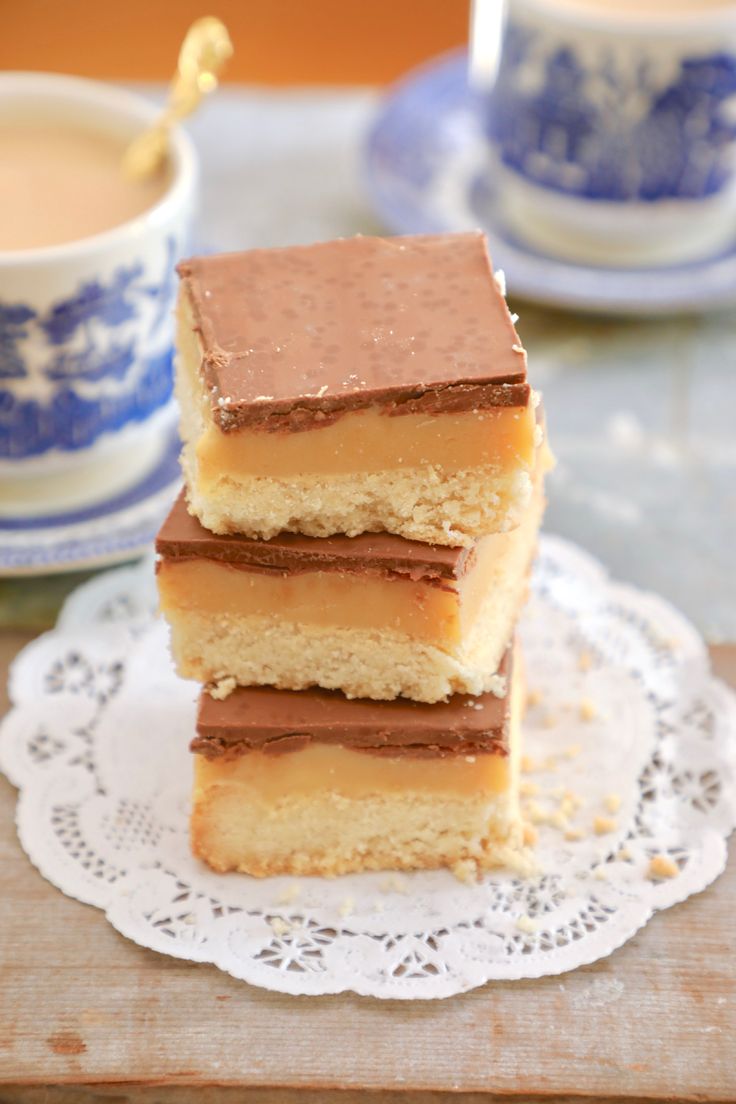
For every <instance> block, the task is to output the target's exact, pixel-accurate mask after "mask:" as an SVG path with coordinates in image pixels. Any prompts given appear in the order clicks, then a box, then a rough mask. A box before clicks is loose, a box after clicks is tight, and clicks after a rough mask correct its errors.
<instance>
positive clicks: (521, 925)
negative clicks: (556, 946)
mask: <svg viewBox="0 0 736 1104" xmlns="http://www.w3.org/2000/svg"><path fill="white" fill-rule="evenodd" d="M516 926H517V928H518V929H519V931H521V932H525V933H526V934H527V935H532V934H533V933H534V932H535V931H536V930H537V922H536V920H532V918H531V916H527V915H526V913H524V915H523V916H518V917H517V918H516Z"/></svg>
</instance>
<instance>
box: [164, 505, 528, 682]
mask: <svg viewBox="0 0 736 1104" xmlns="http://www.w3.org/2000/svg"><path fill="white" fill-rule="evenodd" d="M542 508H543V499H542V493H541V487H539V486H538V488H537V491H536V493H535V494H534V495H533V496H532V501H531V503H530V504H529V506H528V507H527V509H526V510H525V512H524V517H523V520H522V522H521V524H520V525H519V526H518V527H517V528H516V529H514V530H512V531H510V532H508V533H498V534H494V535H492V536H488V537H483V538H482V539H481V540H479V541H477V542H476V543H475V544H474V546H473V547H472V548H470V549H467V548H448V547H446V546H443V545H428V544H421V543H419V542H418V541H408V540H405V539H404V538H402V537H396V536H391V535H388V534H384V533H380V534H375V535H374V534H370V535H368V534H363V535H362V536H359V537H344V536H338V537H324V538H316V537H302V536H297V535H295V534H288V533H287V534H284V535H282V536H280V537H274V538H273V539H272V540H270V541H258V540H253V539H251V538H249V537H242V536H216V535H214V534H212V533H210V532H208V530H206V529H204V528H203V526H202V525H201V524H200V523H199V522H198V521H197V520H196V518H194V517H191V516H190V514H189V513H188V512H187V509H186V504H185V502H184V499H183V496H182V497H180V498H179V500H178V501H177V502H176V504H175V505H174V508H173V510H172V511H171V514H170V515H169V517H168V518H167V520H166V521H165V523H164V525H163V527H162V529H161V532H160V533H159V536H158V540H157V542H156V548H157V551H158V564H157V574H158V587H159V595H160V601H161V609H162V611H163V613H164V615H165V617H166V619H167V620H168V622H169V624H170V625H171V630H172V631H171V645H172V652H173V655H174V660H175V662H176V665H177V669H178V671H179V674H180V675H182V676H183V677H184V678H192V679H197V680H199V681H200V682H220V684H221V685H222V686H225V687H226V686H227V685H234V683H235V682H237V683H239V684H241V685H243V686H250V685H254V684H255V685H261V684H268V685H272V686H278V687H281V688H285V689H290V690H301V689H303V688H305V687H308V686H315V685H316V686H322V687H325V688H326V689H331V690H332V689H334V690H342V691H343V692H344V693H345V694H346V695H347V696H349V697H363V698H395V697H397V696H398V695H404V696H406V697H409V698H413V699H415V700H416V701H426V702H434V701H439V700H440V699H442V698H446V697H447V696H448V695H450V694H452V693H456V692H461V693H470V694H480V693H483V692H485V691H489V690H499V689H501V691H503V687H502V683H501V681H500V680H499V677H498V675H497V674H496V670H497V668H498V665H499V663H500V661H501V658H502V656H503V653H504V651H505V649H506V646H507V644H508V641H509V639H510V637H511V634H512V632H513V626H514V623H515V621H516V618H517V615H518V612H519V608H520V606H521V604H522V602H523V601H524V598H525V596H526V590H527V578H528V573H529V568H530V564H531V560H532V557H533V554H534V550H535V547H536V539H537V530H538V528H539V522H540V517H541V513H542ZM223 680H224V681H223Z"/></svg>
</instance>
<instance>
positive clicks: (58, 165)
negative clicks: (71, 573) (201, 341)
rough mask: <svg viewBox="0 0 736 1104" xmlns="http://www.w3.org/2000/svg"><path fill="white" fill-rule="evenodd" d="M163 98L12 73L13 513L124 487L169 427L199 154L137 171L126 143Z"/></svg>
mask: <svg viewBox="0 0 736 1104" xmlns="http://www.w3.org/2000/svg"><path fill="white" fill-rule="evenodd" d="M156 115H157V110H156V108H155V106H154V105H152V104H150V103H148V102H147V101H145V100H142V99H140V98H139V97H137V96H134V95H131V94H130V93H127V92H123V91H122V90H120V89H115V88H112V87H110V86H107V85H103V84H98V83H96V82H93V81H86V80H80V79H77V78H73V77H63V76H55V75H51V74H43V73H5V74H0V517H3V516H5V517H8V516H33V515H39V514H41V515H42V514H45V513H49V514H52V513H59V512H64V511H66V510H69V509H73V508H76V507H78V506H81V505H87V504H90V503H92V502H94V501H99V500H100V499H102V498H105V497H108V496H110V495H113V494H115V493H117V492H119V491H121V490H123V489H124V488H125V487H127V486H130V485H131V483H133V482H135V481H136V480H137V479H139V478H140V477H141V476H142V475H143V474H144V473H145V472H146V470H148V469H150V468H151V466H152V465H153V464H154V463H155V461H156V457H157V455H158V454H159V453H160V451H161V449H162V446H163V444H164V441H165V431H166V430H167V427H168V426H169V425H171V424H172V422H173V418H172V414H173V412H172V403H171V392H172V371H171V359H172V337H173V333H172V326H173V323H172V311H173V306H174V297H175V273H174V265H175V263H176V261H177V260H178V259H179V258H180V257H181V256H182V255H184V254H185V253H186V252H187V250H188V238H189V231H190V226H191V219H192V213H193V205H194V195H195V186H196V176H197V171H196V159H195V155H194V151H193V149H192V147H191V143H190V142H189V140H188V139H187V138H186V136H185V135H184V133H183V132H181V131H176V132H175V133H174V134H173V135H172V143H171V151H170V156H169V159H168V166H167V167H166V168H165V169H164V170H163V171H162V172H161V174H160V175H158V176H156V177H155V178H153V179H151V180H147V181H145V182H141V183H138V182H133V181H131V180H128V179H127V178H126V177H125V175H124V173H123V170H122V165H121V162H122V157H123V153H124V151H125V149H126V147H127V145H128V143H129V142H130V141H131V140H132V138H134V137H135V136H137V135H138V134H140V133H141V132H142V131H143V130H144V129H145V128H146V126H148V125H150V124H151V122H152V121H153V120H154V119H155V117H156Z"/></svg>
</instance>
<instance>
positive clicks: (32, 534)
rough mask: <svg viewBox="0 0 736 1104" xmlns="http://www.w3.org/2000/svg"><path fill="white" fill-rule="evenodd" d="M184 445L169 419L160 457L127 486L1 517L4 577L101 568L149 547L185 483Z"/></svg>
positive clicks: (0, 555) (0, 559) (0, 568)
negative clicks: (68, 504)
mask: <svg viewBox="0 0 736 1104" xmlns="http://www.w3.org/2000/svg"><path fill="white" fill-rule="evenodd" d="M180 450H181V442H180V441H179V436H178V433H177V431H176V427H175V426H174V425H171V424H170V425H169V426H168V427H167V431H166V436H165V439H164V442H163V444H162V448H161V452H160V454H159V457H158V460H157V461H156V463H155V464H154V466H153V467H152V468H151V469H150V470H149V471H148V472H147V473H146V474H145V475H144V476H142V477H141V478H140V479H139V480H138V482H137V483H135V484H134V485H133V486H132V487H129V488H128V490H126V491H124V492H122V493H118V494H115V495H113V496H111V497H110V498H108V499H105V500H103V501H102V502H98V503H96V504H95V505H94V506H88V507H86V508H84V509H75V510H69V511H67V512H66V513H63V514H56V515H54V516H49V517H33V518H28V517H25V518H21V517H0V576H8V575H50V574H56V573H58V572H63V571H76V570H82V569H84V568H90V567H100V566H103V565H106V564H113V563H120V562H121V561H123V560H130V559H133V558H134V557H136V556H139V555H141V554H142V553H144V552H145V551H147V550H149V549H150V547H151V543H152V541H153V539H154V537H155V535H156V533H157V531H158V529H159V527H160V525H161V522H162V521H163V519H164V517H165V516H166V513H167V512H168V510H169V507H170V506H171V503H172V502H173V501H174V498H175V496H176V495H177V493H178V491H179V487H180V486H181V470H180V468H179V452H180Z"/></svg>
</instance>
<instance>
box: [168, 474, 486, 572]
mask: <svg viewBox="0 0 736 1104" xmlns="http://www.w3.org/2000/svg"><path fill="white" fill-rule="evenodd" d="M156 551H157V552H158V553H159V555H160V556H162V557H163V559H164V561H169V562H170V561H176V560H191V559H207V560H219V561H220V562H222V563H227V564H232V565H233V566H236V567H243V568H252V569H253V570H256V571H273V572H278V573H279V574H287V573H293V572H301V571H355V572H360V573H362V574H364V573H366V572H372V573H374V574H381V575H398V576H400V577H402V578H409V579H412V580H414V581H419V580H424V581H427V582H440V581H441V580H452V579H459V578H461V577H462V576H463V575H464V574H465V572H466V571H467V570H468V568H469V566H470V564H471V563H472V561H473V559H474V551H473V549H472V548H471V549H468V548H446V547H443V546H442V545H434V544H422V543H421V542H420V541H412V540H405V539H404V538H403V537H395V536H392V535H391V534H389V533H363V534H361V536H359V537H343V536H336V537H303V536H299V535H298V534H296V533H293V534H292V533H283V534H281V535H280V536H278V537H272V538H271V540H253V539H251V538H250V537H244V536H235V535H233V536H217V535H216V534H215V533H210V531H209V530H208V529H205V528H204V526H203V525H201V524H200V523H199V521H198V520H197V518H195V517H192V515H191V514H190V513H189V512H188V510H187V506H186V499H185V495H184V491H182V492H181V494H180V495H179V497H178V498H177V500H176V502H175V503H174V505H173V507H172V508H171V512H170V514H169V516H168V517H167V519H166V521H165V522H164V523H163V525H162V526H161V530H160V532H159V534H158V537H157V538H156Z"/></svg>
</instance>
